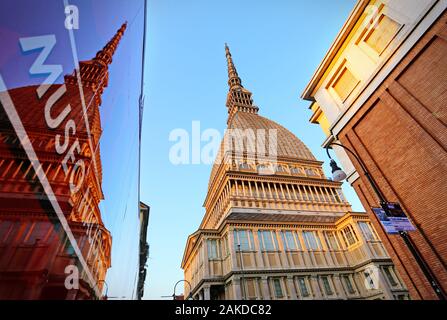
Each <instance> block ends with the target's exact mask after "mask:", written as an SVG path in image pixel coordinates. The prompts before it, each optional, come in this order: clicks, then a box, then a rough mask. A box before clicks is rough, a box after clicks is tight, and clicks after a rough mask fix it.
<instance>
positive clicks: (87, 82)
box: [65, 22, 127, 105]
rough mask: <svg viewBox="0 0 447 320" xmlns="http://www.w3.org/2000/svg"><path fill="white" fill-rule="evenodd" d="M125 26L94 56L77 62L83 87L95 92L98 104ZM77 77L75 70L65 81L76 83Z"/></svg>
mask: <svg viewBox="0 0 447 320" xmlns="http://www.w3.org/2000/svg"><path fill="white" fill-rule="evenodd" d="M126 28H127V22H125V23H123V25H122V26H121V27H120V28H119V29H118V31H117V32H116V33H115V35H114V36H113V38H112V39H110V41H109V42H108V43H107V44H106V45H105V46H104V48H102V49H101V50H99V51H98V52H97V53H96V56H95V57H94V58H93V59H91V60H87V61H81V62H79V70H80V75H81V81H82V86H83V87H88V88H91V89H92V90H93V91H94V92H95V93H96V94H95V98H96V101H97V103H98V105H100V104H101V94H102V93H103V91H104V88H105V87H107V85H108V82H109V69H108V66H109V64H111V63H112V57H113V55H114V53H115V51H116V48H117V47H118V44H119V42H120V40H121V37H122V36H123V34H124V31H125V30H126ZM77 82H78V78H77V74H76V71H73V73H72V74H71V75H66V76H65V83H67V84H77Z"/></svg>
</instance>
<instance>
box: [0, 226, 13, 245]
mask: <svg viewBox="0 0 447 320" xmlns="http://www.w3.org/2000/svg"><path fill="white" fill-rule="evenodd" d="M12 227H13V223H12V222H11V221H3V222H0V243H7V242H8V238H10V234H11V233H12V231H11V229H12Z"/></svg>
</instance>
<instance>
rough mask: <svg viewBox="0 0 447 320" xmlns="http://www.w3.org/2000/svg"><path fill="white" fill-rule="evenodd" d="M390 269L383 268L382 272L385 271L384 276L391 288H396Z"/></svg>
mask: <svg viewBox="0 0 447 320" xmlns="http://www.w3.org/2000/svg"><path fill="white" fill-rule="evenodd" d="M390 269H391V267H385V268H384V271H385V275H386V277H387V279H388V281H389V282H390V284H391V286H393V287H394V286H397V282H396V279H394V277H393V275H392V273H391V270H390Z"/></svg>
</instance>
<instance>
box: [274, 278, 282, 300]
mask: <svg viewBox="0 0 447 320" xmlns="http://www.w3.org/2000/svg"><path fill="white" fill-rule="evenodd" d="M273 287H274V289H275V297H276V298H282V297H284V295H283V292H282V288H281V281H280V279H273Z"/></svg>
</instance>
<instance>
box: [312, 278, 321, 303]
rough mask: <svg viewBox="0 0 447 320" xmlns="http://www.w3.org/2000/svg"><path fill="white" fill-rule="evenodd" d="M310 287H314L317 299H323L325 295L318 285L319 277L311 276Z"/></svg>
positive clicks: (313, 290)
mask: <svg viewBox="0 0 447 320" xmlns="http://www.w3.org/2000/svg"><path fill="white" fill-rule="evenodd" d="M310 285H311V287H312V292H313V294H314V297H315V299H317V300H318V299H322V298H323V295H322V294H321V291H320V285H319V284H318V277H317V276H310Z"/></svg>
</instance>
